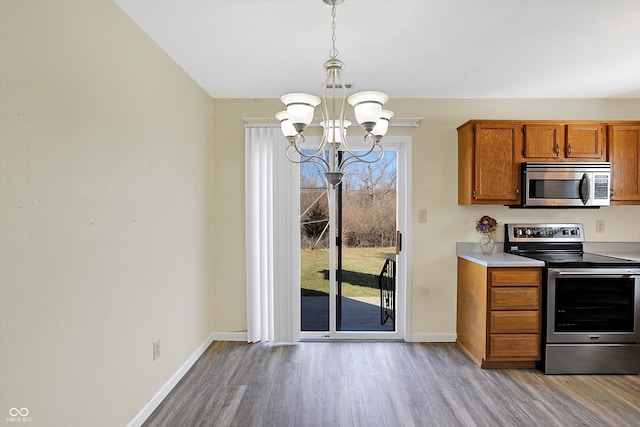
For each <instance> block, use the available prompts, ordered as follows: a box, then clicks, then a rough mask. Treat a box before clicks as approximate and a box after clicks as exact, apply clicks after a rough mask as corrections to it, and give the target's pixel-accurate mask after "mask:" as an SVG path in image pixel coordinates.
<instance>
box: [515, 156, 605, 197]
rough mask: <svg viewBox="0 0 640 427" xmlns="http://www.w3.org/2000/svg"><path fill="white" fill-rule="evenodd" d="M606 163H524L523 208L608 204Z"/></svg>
mask: <svg viewBox="0 0 640 427" xmlns="http://www.w3.org/2000/svg"><path fill="white" fill-rule="evenodd" d="M610 188H611V163H609V162H579V163H578V162H575V163H574V162H571V163H570V162H525V163H523V164H522V189H523V192H522V206H525V207H527V206H529V207H541V206H547V207H598V206H608V205H609V204H610V190H609V189H610Z"/></svg>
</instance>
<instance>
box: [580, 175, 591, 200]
mask: <svg viewBox="0 0 640 427" xmlns="http://www.w3.org/2000/svg"><path fill="white" fill-rule="evenodd" d="M578 193H579V195H580V199H582V204H583V205H586V204H587V202H588V201H589V176H588V175H587V174H586V173H585V174H584V175H582V179H581V180H580V187H579V188H578Z"/></svg>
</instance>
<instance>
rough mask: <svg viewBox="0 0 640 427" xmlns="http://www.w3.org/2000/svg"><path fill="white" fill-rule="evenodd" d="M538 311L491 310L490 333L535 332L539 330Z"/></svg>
mask: <svg viewBox="0 0 640 427" xmlns="http://www.w3.org/2000/svg"><path fill="white" fill-rule="evenodd" d="M538 318H539V312H538V311H492V312H491V314H490V327H489V331H490V332H491V333H492V334H527V333H529V334H536V333H538V332H539V331H540V327H539V322H538Z"/></svg>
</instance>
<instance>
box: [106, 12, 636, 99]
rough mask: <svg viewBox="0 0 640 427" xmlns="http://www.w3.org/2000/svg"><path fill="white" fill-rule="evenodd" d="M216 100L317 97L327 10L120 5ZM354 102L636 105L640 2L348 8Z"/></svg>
mask: <svg viewBox="0 0 640 427" xmlns="http://www.w3.org/2000/svg"><path fill="white" fill-rule="evenodd" d="M114 1H115V3H116V4H118V5H119V6H120V7H121V8H122V9H123V10H124V11H125V12H126V13H127V14H128V15H129V16H130V17H131V18H132V19H133V21H135V22H136V23H137V25H138V26H140V27H141V28H142V29H143V30H144V31H145V32H146V33H147V34H148V35H149V36H150V37H151V38H152V39H153V40H155V42H156V43H157V44H158V45H159V46H160V47H161V48H162V49H163V50H164V51H165V52H167V54H168V55H169V56H171V57H172V58H173V59H174V60H175V61H176V62H177V63H178V64H179V65H180V66H181V67H182V68H183V69H184V70H185V71H186V72H187V73H188V74H189V75H190V76H191V77H192V78H193V79H194V80H195V81H196V82H197V83H198V84H199V85H200V86H202V87H203V88H204V89H205V90H206V91H207V92H208V93H209V94H210V95H211V96H212V97H214V98H278V97H280V96H281V95H282V94H284V93H288V92H308V93H313V94H317V93H318V92H319V91H320V88H321V86H322V83H323V81H324V69H323V64H324V62H325V60H327V59H328V58H329V49H330V47H331V7H330V6H328V5H326V4H325V3H324V2H323V1H322V0H114ZM336 47H337V48H338V50H339V55H338V57H339V58H340V59H341V60H342V61H343V62H344V63H345V68H344V71H343V79H344V81H345V83H351V84H352V85H353V87H352V90H351V91H352V92H357V91H361V90H380V91H382V92H386V93H387V94H388V95H389V96H391V97H394V98H640V1H639V0H607V1H605V0H346V1H345V2H344V3H343V4H341V5H338V6H337V12H336Z"/></svg>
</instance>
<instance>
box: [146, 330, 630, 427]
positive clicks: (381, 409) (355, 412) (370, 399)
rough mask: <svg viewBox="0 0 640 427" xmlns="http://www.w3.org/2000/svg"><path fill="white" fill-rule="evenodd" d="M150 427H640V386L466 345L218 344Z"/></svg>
mask: <svg viewBox="0 0 640 427" xmlns="http://www.w3.org/2000/svg"><path fill="white" fill-rule="evenodd" d="M144 425H145V426H147V427H148V426H171V427H173V426H181V427H182V426H184V427H191V426H243V427H245V426H246V427H252V426H277V427H285V426H296V427H297V426H300V427H308V426H366V427H375V426H385V427H386V426H389V427H396V426H562V427H564V426H640V376H638V375H573V376H570V375H544V374H542V373H541V372H539V371H537V370H533V369H524V370H517V369H495V370H489V369H480V368H478V367H477V366H476V365H474V364H473V363H472V362H471V361H470V360H469V359H468V358H467V357H466V356H465V355H464V353H462V351H461V350H460V349H459V348H458V347H457V345H456V344H452V343H446V344H417V343H404V342H300V343H294V344H271V343H261V344H245V343H238V342H215V343H213V344H212V345H211V346H210V347H209V348H208V349H207V351H206V352H205V353H204V354H203V355H202V357H201V358H200V359H199V360H198V362H196V364H195V365H194V366H193V367H192V369H191V370H190V371H189V372H188V373H187V374H186V375H185V377H184V378H183V379H182V380H181V382H180V383H179V384H178V385H177V386H176V387H175V389H174V390H173V391H172V392H171V393H170V394H169V396H167V398H166V399H165V400H164V401H163V402H162V404H161V405H160V406H159V407H158V408H157V409H156V411H155V412H154V413H153V414H152V415H151V416H150V417H149V419H148V420H147V422H146V423H145V424H144Z"/></svg>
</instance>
